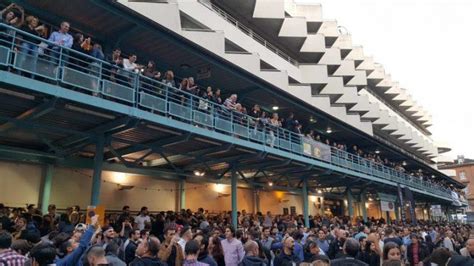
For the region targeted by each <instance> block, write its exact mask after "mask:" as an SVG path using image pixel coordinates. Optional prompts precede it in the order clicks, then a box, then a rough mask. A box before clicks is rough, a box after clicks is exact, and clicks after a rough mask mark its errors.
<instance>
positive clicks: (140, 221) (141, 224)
mask: <svg viewBox="0 0 474 266" xmlns="http://www.w3.org/2000/svg"><path fill="white" fill-rule="evenodd" d="M149 222H151V220H150V216H148V215H145V216H143V215H138V216H137V217H135V223H136V224H137V226H138V229H139V230H143V229H145V223H149Z"/></svg>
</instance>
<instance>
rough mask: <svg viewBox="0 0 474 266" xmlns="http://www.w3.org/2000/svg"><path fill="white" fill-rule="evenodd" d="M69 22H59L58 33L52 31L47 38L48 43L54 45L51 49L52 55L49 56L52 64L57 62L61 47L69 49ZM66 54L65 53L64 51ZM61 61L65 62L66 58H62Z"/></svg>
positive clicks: (70, 43) (71, 41) (70, 44)
mask: <svg viewBox="0 0 474 266" xmlns="http://www.w3.org/2000/svg"><path fill="white" fill-rule="evenodd" d="M69 27H70V25H69V22H67V21H63V22H61V26H60V28H59V30H58V31H54V32H53V33H51V36H49V39H48V41H50V42H52V43H54V45H53V46H52V47H51V52H52V54H51V55H50V56H51V58H52V61H53V63H54V64H57V63H58V62H59V56H60V49H61V47H66V48H71V47H72V44H73V38H72V36H71V34H69ZM64 52H66V51H64ZM63 61H67V57H65V58H63Z"/></svg>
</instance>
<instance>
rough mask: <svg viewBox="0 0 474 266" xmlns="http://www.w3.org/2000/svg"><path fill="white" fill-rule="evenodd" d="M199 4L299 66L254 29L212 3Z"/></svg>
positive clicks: (203, 2)
mask: <svg viewBox="0 0 474 266" xmlns="http://www.w3.org/2000/svg"><path fill="white" fill-rule="evenodd" d="M198 2H199V3H201V4H202V5H203V6H205V7H207V8H208V9H210V10H211V11H213V12H214V13H216V14H217V15H219V16H221V17H222V18H223V19H225V20H226V21H227V22H229V23H230V24H232V25H234V26H235V27H236V28H237V29H239V30H240V31H242V32H243V33H245V34H246V35H247V36H249V37H251V38H252V39H254V40H255V41H257V42H259V43H260V44H261V45H263V46H265V47H266V48H267V49H268V50H270V51H272V52H273V53H275V54H277V55H278V56H280V57H281V58H283V59H285V60H286V61H288V62H289V63H290V64H292V65H295V66H298V65H299V63H298V61H297V60H296V59H293V58H292V57H291V56H289V55H288V54H286V53H285V52H283V51H282V50H280V49H278V48H277V47H276V46H275V45H273V44H271V43H270V42H268V41H267V40H265V39H264V38H263V37H261V36H260V35H258V34H257V33H255V32H254V31H253V30H252V29H250V28H249V27H247V26H245V25H244V24H242V23H240V22H239V21H238V20H237V19H235V18H234V17H232V16H231V15H229V14H228V13H227V12H225V11H224V10H222V9H221V8H220V7H218V6H216V5H214V4H213V3H211V2H210V1H203V0H198Z"/></svg>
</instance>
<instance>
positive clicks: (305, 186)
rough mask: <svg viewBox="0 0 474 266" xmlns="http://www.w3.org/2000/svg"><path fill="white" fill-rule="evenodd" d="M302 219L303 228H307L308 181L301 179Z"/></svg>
mask: <svg viewBox="0 0 474 266" xmlns="http://www.w3.org/2000/svg"><path fill="white" fill-rule="evenodd" d="M303 217H304V226H305V227H309V215H308V179H307V178H306V177H305V178H304V179H303Z"/></svg>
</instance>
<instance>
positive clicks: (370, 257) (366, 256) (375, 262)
mask: <svg viewBox="0 0 474 266" xmlns="http://www.w3.org/2000/svg"><path fill="white" fill-rule="evenodd" d="M358 259H359V260H361V261H363V262H365V263H367V264H369V266H379V265H380V255H379V254H378V253H377V251H376V249H375V243H374V242H373V241H370V240H367V242H366V244H365V250H364V251H363V252H362V253H361V254H360V256H359V258H358Z"/></svg>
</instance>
